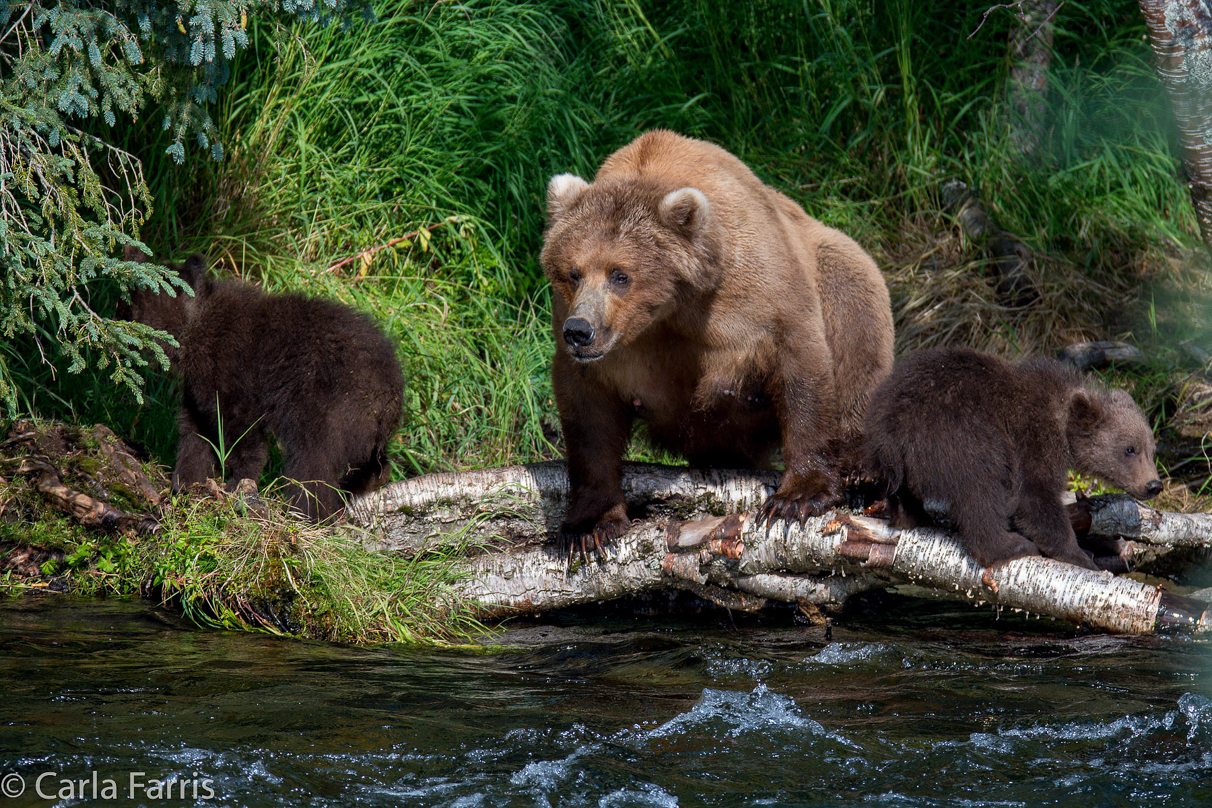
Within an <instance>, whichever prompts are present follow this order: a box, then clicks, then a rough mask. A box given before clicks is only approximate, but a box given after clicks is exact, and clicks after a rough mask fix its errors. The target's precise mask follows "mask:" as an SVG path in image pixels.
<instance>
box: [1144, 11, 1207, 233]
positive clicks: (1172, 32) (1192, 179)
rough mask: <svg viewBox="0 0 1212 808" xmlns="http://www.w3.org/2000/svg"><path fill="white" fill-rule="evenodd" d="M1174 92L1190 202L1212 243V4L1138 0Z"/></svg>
mask: <svg viewBox="0 0 1212 808" xmlns="http://www.w3.org/2000/svg"><path fill="white" fill-rule="evenodd" d="M1140 10H1141V13H1142V14H1144V17H1145V24H1146V26H1147V27H1148V30H1149V41H1150V42H1151V43H1152V45H1153V53H1154V55H1155V57H1156V58H1157V71H1158V73H1159V74H1160V75H1161V79H1162V83H1163V84H1165V86H1166V91H1167V92H1168V94H1169V96H1170V104H1171V106H1172V107H1173V109H1174V118H1175V120H1176V121H1177V123H1178V132H1179V144H1180V146H1181V148H1182V153H1183V168H1184V170H1185V172H1186V175H1187V186H1188V187H1189V188H1190V190H1191V202H1192V204H1193V205H1194V206H1195V217H1196V219H1197V220H1198V221H1199V232H1200V235H1201V236H1202V237H1203V240H1204V244H1205V245H1206V246H1207V247H1208V248H1209V249H1212V37H1210V34H1212V10H1210V9H1209V7H1208V5H1207V4H1206V3H1205V2H1203V0H1140Z"/></svg>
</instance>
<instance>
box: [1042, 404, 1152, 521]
mask: <svg viewBox="0 0 1212 808" xmlns="http://www.w3.org/2000/svg"><path fill="white" fill-rule="evenodd" d="M1068 415H1069V418H1068V424H1067V428H1066V436H1067V438H1068V441H1069V453H1070V457H1071V459H1072V462H1073V468H1074V469H1076V470H1077V471H1080V472H1083V473H1086V474H1093V475H1094V476H1096V477H1099V478H1101V479H1103V480H1105V481H1106V482H1108V483H1110V484H1112V485H1114V486H1117V487H1119V488H1122V489H1124V490H1125V491H1127V492H1128V493H1129V494H1131V495H1132V496H1134V497H1136V498H1137V499H1150V498H1152V497H1155V496H1157V495H1158V494H1160V493H1161V491H1162V488H1163V486H1162V483H1161V480H1159V479H1158V478H1157V468H1156V466H1155V465H1154V462H1153V454H1154V449H1155V445H1154V442H1153V430H1151V429H1150V428H1149V422H1148V421H1146V420H1145V416H1144V413H1142V412H1141V411H1140V407H1138V406H1136V402H1135V401H1133V400H1132V396H1130V395H1128V394H1127V393H1126V392H1124V391H1123V390H1110V391H1104V390H1092V389H1090V388H1084V389H1079V390H1077V391H1075V392H1074V394H1073V397H1072V399H1071V400H1070V402H1069V413H1068Z"/></svg>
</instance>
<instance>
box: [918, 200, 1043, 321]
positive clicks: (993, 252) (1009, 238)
mask: <svg viewBox="0 0 1212 808" xmlns="http://www.w3.org/2000/svg"><path fill="white" fill-rule="evenodd" d="M939 192H940V195H941V197H942V202H943V209H944V210H946V211H947V212H949V213H950V214H951V215H952V216H954V217H955V221H956V222H957V223H958V224H959V226H960V228H961V229H962V230H963V231H964V233H965V234H966V235H967V236H968V238H970V239H972V240H973V241H974V242H976V243H977V244H979V245H981V246H983V247H984V248H985V249H986V250H987V251H988V252H989V254H990V256H991V257H992V258H993V261H992V264H991V269H992V271H993V274H994V276H995V277H996V278H997V284H996V286H995V287H994V292H995V293H996V294H997V296H998V298H999V299H1000V300H1001V301H1002V302H1003V303H1005V304H1006V305H1010V306H1027V305H1030V304H1031V303H1033V302H1035V301H1036V300H1038V299H1039V291H1038V290H1037V289H1036V288H1035V284H1034V283H1033V282H1032V280H1031V276H1032V273H1033V269H1032V267H1033V265H1034V263H1035V256H1034V254H1033V253H1032V252H1031V249H1030V248H1029V247H1028V246H1027V245H1026V244H1024V243H1023V242H1022V240H1021V239H1019V238H1018V237H1017V236H1015V235H1013V234H1012V233H1009V232H1007V231H1005V230H1002V229H1001V228H1000V227H998V226H997V224H996V223H995V222H994V221H993V220H992V219H991V218H990V217H989V214H988V213H986V212H985V209H984V207H983V206H982V205H981V201H980V198H979V197H978V196H977V193H976V191H975V189H973V188H969V187H968V185H967V184H965V183H964V182H962V181H961V180H958V179H949V180H946V181H944V182H943V183H942V185H941V186H940V187H939Z"/></svg>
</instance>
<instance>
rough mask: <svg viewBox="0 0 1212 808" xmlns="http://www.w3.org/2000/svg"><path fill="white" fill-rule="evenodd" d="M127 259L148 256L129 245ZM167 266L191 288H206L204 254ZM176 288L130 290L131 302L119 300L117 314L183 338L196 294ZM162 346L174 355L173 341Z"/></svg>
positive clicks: (144, 258) (137, 260) (139, 259)
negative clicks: (166, 290) (193, 295)
mask: <svg viewBox="0 0 1212 808" xmlns="http://www.w3.org/2000/svg"><path fill="white" fill-rule="evenodd" d="M126 259H127V260H128V261H136V262H138V263H144V262H145V261H146V260H147V257H146V256H144V255H143V253H141V252H139V251H138V250H134V249H132V248H128V249H127V253H126ZM167 266H168V267H169V268H170V269H172V270H175V271H176V272H177V274H178V275H179V276H180V277H181V279H182V280H184V281H185V282H186V283H188V284H189V285H190V287H191V288H194V289H198V288H199V287H202V288H203V289H204V288H205V283H206V280H205V277H206V262H205V259H203V258H202V257H201V256H190V257H189V259H187V260H186V261H185V263H184V264H168V265H167ZM173 291H175V292H176V294H175V295H174V294H172V293H170V292H164V291H160V290H152V289H143V288H138V289H135V290H133V291H132V292H131V295H130V302H129V303H127V302H122V303H119V304H118V311H117V317H118V319H120V320H130V321H132V322H136V323H142V324H143V325H146V326H150V327H151V328H154V329H156V330H157V331H164V332H167V333H168V334H171V335H172V336H173V338H174V339H176V340H178V341H180V339H181V334H182V333H183V332H184V331H185V325H186V321H187V319H188V317H189V308H190V305H191V304H192V302H193V300H194V298H193V297H191V296H190V294H189V292H188V291H185V290H182V289H178V288H176V287H174V290H173ZM195 294H198V292H195ZM162 347H163V348H164V349H165V351H166V352H167V353H168V355H169V357H170V358H174V357H175V349H174V348H173V347H172V346H171V345H164V344H163V343H162Z"/></svg>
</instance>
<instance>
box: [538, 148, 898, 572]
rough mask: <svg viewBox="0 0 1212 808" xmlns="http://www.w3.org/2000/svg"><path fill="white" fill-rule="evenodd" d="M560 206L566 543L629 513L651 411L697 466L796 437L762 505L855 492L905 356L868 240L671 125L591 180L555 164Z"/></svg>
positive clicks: (552, 211)
mask: <svg viewBox="0 0 1212 808" xmlns="http://www.w3.org/2000/svg"><path fill="white" fill-rule="evenodd" d="M547 212H548V225H547V230H546V234H545V237H544V245H543V252H542V263H543V268H544V270H545V271H546V273H547V276H548V278H549V279H550V280H551V284H552V286H553V288H554V290H555V294H554V295H553V298H554V300H553V328H554V331H555V339H556V346H557V347H556V352H555V358H554V360H553V363H552V382H553V387H554V390H555V398H556V405H557V407H558V409H559V412H560V419H561V422H562V425H563V431H564V443H565V446H566V450H567V455H568V474H569V479H570V483H571V493H570V503H569V509H568V514H567V516H566V518H565V520H564V523H563V525H562V527H561V533H560V540H561V543H562V544H563V545H564V546H565V547H567V548H576V547H579V548H580V549H581V551H582V552H585V551H587V550H588V549H590V548H594V549H600V548H602V547H603V546H605V545H607V544H609V543H610V542H611V541H613V540H614V539H615V538H616V537H617V536H618V535H619V534H620V533H621V532H622V531H623V530H624V529H625V528H626V526H627V524H628V519H627V511H626V503H625V502H624V499H623V491H622V483H621V480H622V459H623V453H624V451H625V449H626V446H627V442H628V439H629V436H630V433H631V426H632V422H633V420H634V419H637V418H638V419H641V420H642V421H645V422H646V423H647V426H648V434H649V437H650V438H651V439H652V440H653V441H654V442H655V443H656V444H658V445H660V446H663V447H666V448H669V449H671V450H674V451H677V452H680V453H682V454H684V455H685V456H686V457H687V459H688V460H689V461H690V462H691V463H692V464H694V465H698V466H716V467H734V468H738V467H739V468H746V467H755V466H760V465H763V464H766V463H768V462H769V461H770V459H771V455H772V454H773V452H774V450H776V449H778V448H779V447H780V446H781V447H782V450H783V461H784V463H785V472H784V474H783V480H782V484H781V485H780V486H779V488H778V490H777V491H776V492H775V493H774V494H773V495H772V496H771V497H769V498H768V500H767V501H766V503H765V504H764V506H763V509H762V511H761V513H760V514H759V518H760V519H764V520H767V521H770V520H773V519H778V518H781V519H787V520H791V519H799V520H803V519H804V518H806V517H807V516H809V515H813V514H818V513H820V512H822V511H824V510H826V509H828V508H830V507H832V506H834V505H836V504H838V503H839V502H841V500H842V498H843V485H842V477H843V475H845V474H847V473H850V472H851V471H853V470H854V469H855V468H856V467H857V463H858V456H859V450H860V443H861V438H860V436H861V430H862V419H863V414H864V412H865V410H866V405H867V400H868V397H869V396H870V394H871V392H872V390H874V388H875V386H876V385H877V384H878V383H879V382H880V380H881V379H882V378H883V377H884V375H885V374H886V373H887V372H888V370H889V369H890V368H891V366H892V338H893V326H892V312H891V307H890V304H889V298H888V289H887V286H886V284H885V282H884V278H883V276H882V275H881V274H880V271H879V269H878V268H877V267H876V265H875V262H874V261H872V260H871V258H870V257H869V256H868V255H867V254H866V253H865V252H864V251H863V250H862V248H861V247H859V246H858V244H856V243H855V242H854V241H852V240H851V239H849V238H848V237H846V236H845V235H843V234H841V233H839V232H838V231H836V230H832V229H830V228H828V227H825V226H824V225H822V224H821V223H820V222H818V221H816V220H814V219H812V218H811V217H809V216H808V215H807V214H805V213H804V211H803V210H802V209H801V208H800V207H799V206H798V205H797V204H795V203H794V202H793V201H791V200H790V199H788V198H787V197H786V196H783V195H782V194H780V193H779V192H777V191H775V190H774V189H772V188H770V187H768V186H767V185H764V184H763V183H762V182H761V181H760V180H759V179H758V178H757V177H756V176H755V175H754V174H753V172H752V171H750V170H749V169H748V168H747V167H746V166H745V165H744V164H743V163H741V161H740V160H738V159H737V158H736V157H734V156H732V155H731V154H729V153H728V152H726V151H724V150H723V149H721V148H719V147H718V146H713V145H711V144H709V143H704V142H702V141H698V140H691V139H689V138H685V137H681V136H679V135H676V134H674V133H672V132H667V131H662V130H655V131H651V132H648V133H646V134H644V135H642V136H640V137H639V138H637V139H636V140H634V141H632V142H631V143H630V144H628V145H627V146H624V147H623V148H622V149H620V150H619V151H617V152H615V153H614V154H612V155H611V156H610V157H608V158H607V159H606V161H605V163H603V164H602V167H601V168H600V169H599V170H598V173H597V176H596V177H595V178H594V181H593V182H592V183H587V182H585V181H584V180H583V179H581V178H579V177H575V176H572V175H569V174H561V175H558V176H556V177H553V178H552V180H551V183H550V184H549V186H548V189H547Z"/></svg>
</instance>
